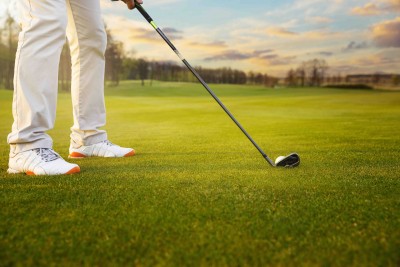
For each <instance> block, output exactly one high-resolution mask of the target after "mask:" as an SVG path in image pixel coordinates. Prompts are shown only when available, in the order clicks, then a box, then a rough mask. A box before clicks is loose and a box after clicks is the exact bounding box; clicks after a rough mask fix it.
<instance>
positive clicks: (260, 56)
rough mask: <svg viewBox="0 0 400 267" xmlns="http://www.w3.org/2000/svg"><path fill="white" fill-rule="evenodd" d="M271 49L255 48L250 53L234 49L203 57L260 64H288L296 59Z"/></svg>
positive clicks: (209, 59)
mask: <svg viewBox="0 0 400 267" xmlns="http://www.w3.org/2000/svg"><path fill="white" fill-rule="evenodd" d="M273 52H274V50H272V49H265V50H255V51H253V52H250V53H245V52H239V51H236V50H227V51H223V52H221V53H219V54H216V55H214V56H212V57H208V58H205V59H204V60H205V61H243V60H250V61H251V62H253V63H255V64H257V65H262V66H268V65H275V66H276V65H288V64H291V63H293V60H294V59H296V57H295V56H284V57H282V56H280V55H279V54H276V53H273Z"/></svg>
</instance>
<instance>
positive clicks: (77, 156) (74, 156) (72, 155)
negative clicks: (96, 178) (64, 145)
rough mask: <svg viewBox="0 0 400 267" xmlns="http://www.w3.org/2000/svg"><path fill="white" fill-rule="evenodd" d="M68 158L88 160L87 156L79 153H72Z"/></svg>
mask: <svg viewBox="0 0 400 267" xmlns="http://www.w3.org/2000/svg"><path fill="white" fill-rule="evenodd" d="M68 157H69V158H78V159H80V158H86V156H85V155H83V154H81V153H79V152H72V153H71V154H69V156H68Z"/></svg>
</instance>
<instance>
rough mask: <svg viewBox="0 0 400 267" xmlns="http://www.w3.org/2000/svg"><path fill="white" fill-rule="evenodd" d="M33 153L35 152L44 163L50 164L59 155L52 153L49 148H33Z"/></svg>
mask: <svg viewBox="0 0 400 267" xmlns="http://www.w3.org/2000/svg"><path fill="white" fill-rule="evenodd" d="M33 151H35V152H36V154H37V155H38V156H40V157H41V158H42V160H43V161H45V162H50V161H53V160H56V159H59V158H60V155H58V154H57V153H56V152H54V150H53V149H51V148H35V149H33Z"/></svg>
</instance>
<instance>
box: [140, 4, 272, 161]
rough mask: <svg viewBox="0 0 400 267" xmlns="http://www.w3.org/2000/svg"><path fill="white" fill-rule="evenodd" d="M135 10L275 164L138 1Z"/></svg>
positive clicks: (252, 141) (265, 156)
mask: <svg viewBox="0 0 400 267" xmlns="http://www.w3.org/2000/svg"><path fill="white" fill-rule="evenodd" d="M135 6H136V8H137V10H138V11H139V12H140V13H141V14H142V15H143V17H144V18H145V19H146V20H147V21H148V22H149V23H150V24H151V26H153V28H154V29H155V30H156V31H157V32H158V34H159V35H160V36H161V37H162V38H163V39H164V41H165V42H166V43H167V44H168V45H169V47H171V49H172V50H173V51H174V52H175V54H176V55H177V56H178V57H179V58H180V59H181V60H182V62H183V64H185V65H186V67H187V68H188V69H189V70H190V71H191V72H192V73H193V75H194V76H195V77H196V78H197V79H198V80H199V82H200V83H201V84H202V85H203V86H204V88H205V89H206V90H207V91H208V93H209V94H210V95H211V96H212V97H213V98H214V100H215V101H217V103H218V104H219V105H220V106H221V108H222V109H223V110H224V111H225V113H226V114H228V116H229V117H230V118H231V119H232V121H233V122H234V123H235V124H236V125H237V126H238V127H239V129H240V130H241V131H242V132H243V133H244V135H246V137H247V138H248V139H249V140H250V142H251V143H252V144H253V145H254V146H255V148H256V149H257V150H258V151H259V152H260V153H261V155H262V156H263V157H264V159H265V160H266V161H267V162H268V163H269V164H270V165H271V166H275V164H274V162H273V161H272V160H271V159H270V158H269V157H268V156H267V155H266V154H265V152H264V151H263V150H262V149H261V147H260V146H259V145H258V144H257V143H256V142H255V141H254V139H253V138H252V137H251V136H250V135H249V134H248V133H247V132H246V130H245V129H244V128H243V127H242V125H240V123H239V122H238V121H237V120H236V119H235V117H234V116H233V115H232V113H231V112H230V111H229V110H228V109H227V108H226V107H225V105H224V104H223V103H222V102H221V100H219V98H218V97H217V96H216V95H215V94H214V92H213V91H212V90H211V88H210V87H209V86H208V85H207V83H206V82H205V81H204V80H203V78H202V77H201V76H200V75H199V74H198V73H197V71H196V70H195V69H194V68H193V67H192V66H191V65H190V64H189V62H188V61H187V60H186V59H185V58H184V57H183V56H182V54H181V53H180V52H179V51H178V49H176V47H175V46H174V45H173V44H172V42H171V41H170V40H169V39H168V37H167V36H166V35H165V34H164V33H163V31H162V30H161V29H160V28H159V27H158V26H157V25H156V23H155V22H154V21H153V19H152V18H151V17H150V15H149V14H148V13H147V12H146V10H145V9H144V8H143V7H142V6H141V5H140V4H138V3H136V5H135Z"/></svg>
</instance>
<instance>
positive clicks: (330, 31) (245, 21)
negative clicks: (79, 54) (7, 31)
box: [0, 0, 400, 77]
mask: <svg viewBox="0 0 400 267" xmlns="http://www.w3.org/2000/svg"><path fill="white" fill-rule="evenodd" d="M12 1H16V0H0V23H1V17H2V16H4V15H2V14H4V11H5V10H6V9H7V8H8V9H9V10H10V11H11V13H13V14H16V12H15V10H14V9H15V7H14V6H12V5H11V7H8V6H9V4H10V2H12ZM100 2H101V6H102V11H103V17H104V21H105V23H106V25H107V28H108V29H109V30H110V31H111V33H112V34H113V36H114V39H115V40H117V41H121V42H122V43H123V45H124V49H125V50H126V52H127V53H128V54H129V55H131V56H134V57H142V58H145V59H147V60H158V61H173V62H176V63H179V58H177V57H176V55H175V53H173V52H172V51H171V50H170V48H169V47H168V46H167V45H166V44H165V43H164V41H163V40H162V39H161V38H160V37H159V36H158V34H157V33H156V32H155V31H154V29H153V28H152V27H151V26H150V25H149V24H148V23H147V21H146V20H144V18H143V17H142V16H141V15H140V13H139V12H137V11H136V10H134V11H130V10H128V9H127V8H126V6H125V5H124V4H123V3H122V2H110V1H109V0H100ZM143 7H144V8H145V9H146V10H147V12H148V13H149V14H150V15H151V16H152V18H153V19H154V21H155V22H156V24H157V25H158V26H159V27H160V28H161V29H162V30H163V31H164V32H165V33H166V35H167V36H168V37H169V38H170V39H171V41H172V42H173V43H174V44H175V46H176V47H177V48H178V49H179V50H180V52H181V53H182V54H183V55H184V56H185V58H186V59H187V60H188V61H189V62H190V63H191V64H192V65H194V66H202V67H207V68H218V67H231V68H235V69H241V70H244V71H251V70H252V71H257V72H262V73H267V74H269V75H275V76H280V77H284V76H285V75H286V73H287V72H288V70H289V69H291V68H297V67H298V66H299V65H300V64H301V63H302V62H304V61H307V60H311V59H314V58H318V59H324V60H325V61H326V62H327V64H328V66H329V73H330V74H331V75H337V74H342V75H345V74H356V73H357V74H358V73H377V72H383V73H400V0H330V1H326V0H247V1H244V0H214V1H211V0H202V1H201V0H144V4H143Z"/></svg>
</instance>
